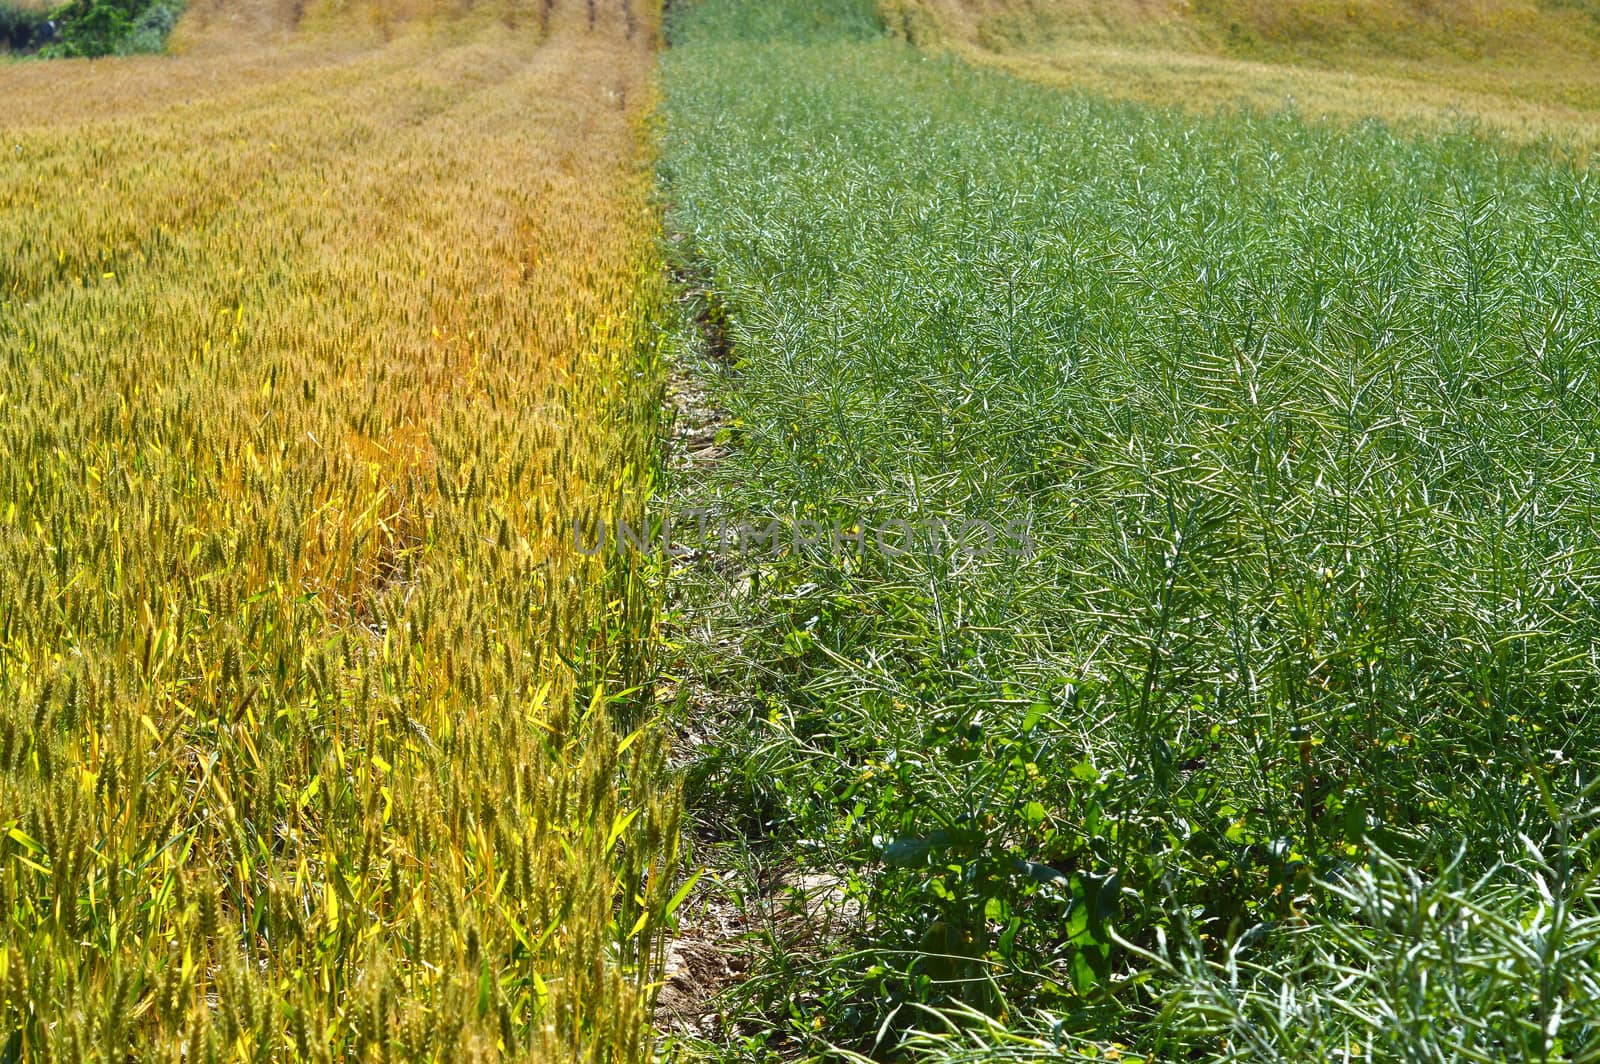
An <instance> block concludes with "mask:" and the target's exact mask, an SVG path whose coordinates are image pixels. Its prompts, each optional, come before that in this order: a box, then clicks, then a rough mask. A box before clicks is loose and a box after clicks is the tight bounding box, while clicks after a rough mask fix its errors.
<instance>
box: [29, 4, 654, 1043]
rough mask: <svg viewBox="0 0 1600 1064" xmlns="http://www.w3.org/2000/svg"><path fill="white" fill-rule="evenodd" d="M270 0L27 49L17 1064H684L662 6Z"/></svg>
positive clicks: (202, 7) (199, 8) (201, 9)
mask: <svg viewBox="0 0 1600 1064" xmlns="http://www.w3.org/2000/svg"><path fill="white" fill-rule="evenodd" d="M223 10H224V9H223V8H222V7H220V6H213V5H210V4H209V3H206V2H204V0H203V2H201V3H197V4H196V6H195V9H194V10H193V11H192V12H191V15H190V17H189V19H188V21H187V23H186V24H185V26H184V27H183V29H182V32H181V33H180V35H179V37H180V41H181V43H182V45H183V47H184V48H185V49H187V51H188V53H189V54H188V55H187V56H185V57H183V58H180V59H147V60H132V61H125V62H124V61H118V62H102V63H94V64H90V63H60V64H45V63H36V64H25V65H18V66H15V67H7V68H5V69H3V70H0V93H3V94H4V96H5V98H6V100H7V118H6V121H7V123H8V124H7V129H6V134H5V143H4V145H3V148H4V151H3V153H0V247H4V248H5V249H6V250H7V254H6V256H5V258H4V260H3V261H0V297H3V300H4V301H3V303H0V407H3V408H4V410H5V411H6V414H5V416H4V418H3V419H0V912H3V914H4V917H3V919H4V940H3V942H0V1056H4V1057H5V1058H6V1059H15V1060H22V1061H43V1060H62V1061H77V1060H86V1059H104V1060H108V1061H109V1060H112V1059H115V1060H119V1061H120V1060H124V1059H130V1058H131V1059H138V1060H173V1061H175V1060H190V1061H194V1060H201V1059H205V1060H213V1059H216V1060H235V1059H238V1060H338V1059H374V1060H407V1061H410V1060H433V1059H438V1060H451V1059H455V1060H498V1059H550V1058H576V1057H581V1058H585V1059H596V1060H619V1061H623V1060H640V1059H643V1058H644V1056H645V1055H646V1054H647V1052H648V1045H647V1031H648V1024H647V1017H648V1005H649V997H650V985H649V979H650V978H651V972H652V969H653V965H654V961H655V959H656V957H655V954H656V951H657V947H658V943H659V939H660V936H661V932H662V923H663V920H664V918H665V915H666V911H667V909H668V902H669V898H668V897H667V895H668V893H669V892H670V889H671V880H672V876H673V868H674V864H675V856H676V841H675V840H676V835H677V803H676V799H675V796H674V792H673V790H672V788H671V787H670V785H668V783H667V782H666V772H665V763H664V756H663V748H662V744H661V742H660V740H659V737H657V736H656V735H655V733H654V732H653V731H652V730H651V729H650V727H649V725H648V720H647V718H646V715H645V714H646V710H644V709H642V708H641V707H642V706H643V701H644V700H643V699H642V698H635V697H631V696H630V694H629V689H630V688H634V687H637V686H638V685H640V684H641V683H643V682H644V680H645V678H646V675H647V670H648V668H649V661H648V656H647V655H648V646H649V640H650V635H651V631H652V625H653V623H654V622H653V616H654V610H653V607H652V600H651V596H650V592H649V589H648V575H649V574H647V573H644V572H641V571H639V570H638V568H637V564H638V563H637V562H634V563H630V564H631V565H632V566H633V567H629V565H625V564H623V562H622V561H621V560H618V559H609V560H608V559H602V558H585V557H582V556H581V555H579V554H578V553H577V552H575V551H574V550H573V549H572V548H571V546H570V545H569V542H568V541H569V539H570V534H569V532H568V530H569V528H570V522H571V521H572V520H574V519H590V520H593V519H596V518H597V517H602V516H608V515H615V514H617V512H618V511H619V509H621V510H623V511H628V512H631V511H632V510H634V509H636V508H638V507H639V506H640V505H642V500H643V499H644V497H645V495H646V494H647V493H648V492H649V490H650V463H651V454H652V451H653V445H654V429H653V426H652V424H651V422H650V417H649V411H650V410H652V409H653V405H652V404H653V402H654V390H655V388H656V367H655V364H654V354H653V351H654V340H653V332H652V329H653V321H652V315H653V313H654V311H653V308H654V307H655V306H656V305H657V304H658V302H659V297H660V291H659V284H660V281H659V277H660V270H659V268H658V263H657V261H656V258H655V255H656V251H655V241H654V236H653V232H654V230H653V225H654V223H653V213H652V207H651V204H650V201H649V180H648V174H647V163H648V159H647V158H646V157H645V152H644V150H643V148H642V143H643V139H642V136H641V131H640V125H641V123H640V120H641V117H642V115H643V114H644V113H645V112H646V110H647V108H648V107H649V104H650V95H651V82H650V66H651V62H652V54H653V48H654V41H655V36H656V24H657V19H658V16H659V12H652V11H650V10H648V9H647V8H646V7H645V6H644V5H643V4H642V3H641V4H640V5H639V6H638V9H637V10H635V8H634V5H632V4H630V3H627V2H626V0H621V2H618V0H606V2H604V3H601V4H600V5H599V6H598V9H596V8H591V7H589V6H588V5H586V4H584V3H581V2H580V3H576V4H575V3H572V2H571V0H563V2H561V3H556V4H551V3H548V2H546V0H529V2H526V3H523V2H509V3H498V4H467V5H449V10H448V11H444V10H443V9H441V10H438V11H435V10H431V9H429V8H426V7H425V6H423V5H421V4H413V5H411V6H410V9H408V10H400V9H398V8H396V7H393V6H390V5H361V4H338V3H333V4H327V5H324V6H321V7H316V6H314V7H313V8H311V9H310V10H307V11H304V12H300V11H298V10H296V9H286V8H284V7H282V6H278V5H271V4H262V5H259V6H257V7H254V8H249V7H248V6H247V10H246V11H245V15H244V16H240V17H234V18H224V17H221V16H220V15H219V12H222V11H223ZM235 13H237V8H235ZM264 42H266V43H264ZM272 42H277V43H276V45H275V46H274V47H271V48H268V47H267V46H266V44H267V43H272Z"/></svg>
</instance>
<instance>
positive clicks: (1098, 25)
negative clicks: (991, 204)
mask: <svg viewBox="0 0 1600 1064" xmlns="http://www.w3.org/2000/svg"><path fill="white" fill-rule="evenodd" d="M879 7H880V9H881V10H882V12H883V15H884V19H885V21H886V22H887V23H888V25H889V27H890V29H891V30H893V31H894V32H895V33H897V34H898V35H900V36H902V37H906V38H908V39H910V40H912V41H913V42H915V43H917V44H919V45H922V46H925V47H931V48H940V49H949V50H951V51H954V52H956V53H957V54H959V55H961V56H962V57H963V58H966V59H968V60H972V61H975V62H979V63H986V64H992V65H996V66H999V67H1001V68H1002V69H1005V70H1007V71H1009V72H1010V73H1013V74H1016V75H1018V76H1020V77H1024V78H1028V79H1030V80H1034V81H1039V82H1043V83H1045V84H1049V85H1054V86H1057V87H1061V88H1071V89H1089V90H1092V91H1095V92H1103V93H1107V94H1110V95H1113V96H1118V97H1123V98H1126V99H1132V100H1138V101H1140V102H1144V103H1155V104H1161V105H1178V106H1182V107H1186V108H1190V109H1194V110H1199V111H1210V110H1214V109H1217V108H1231V107H1236V106H1244V107H1248V108H1252V109H1256V110H1279V109H1282V108H1284V107H1292V108H1294V109H1295V110H1296V111H1298V112H1299V113H1301V114H1302V115H1305V116H1307V117H1314V118H1324V117H1325V118H1332V119H1336V120H1341V121H1350V120H1360V119H1364V118H1372V117H1376V118H1380V119H1384V120H1386V121H1390V122H1394V123H1397V124H1399V125H1401V126H1404V127H1411V128H1418V129H1422V128H1430V127H1431V128H1437V127H1440V126H1448V125H1451V124H1453V123H1456V122H1459V121H1461V120H1462V119H1467V120H1470V121H1473V122H1476V123H1478V124H1479V125H1481V126H1482V127H1483V128H1485V129H1487V130H1490V131H1492V132H1494V133H1497V134H1499V135H1502V136H1505V137H1508V138H1510V139H1512V140H1514V141H1518V142H1524V143H1535V142H1546V141H1553V142H1556V143H1558V144H1559V145H1560V146H1561V148H1562V149H1563V150H1568V151H1572V152H1575V153H1577V154H1579V155H1581V156H1583V157H1585V158H1587V157H1589V156H1591V155H1592V154H1593V153H1594V152H1595V151H1597V150H1600V23H1597V22H1595V21H1594V20H1593V19H1592V18H1591V17H1589V16H1586V15H1585V14H1584V13H1582V12H1580V11H1578V10H1576V8H1575V5H1568V6H1556V5H1551V6H1545V5H1535V4H1532V3H1528V2H1526V0H1473V2H1471V3H1463V4H1459V5H1446V6H1439V5H1417V4H1412V3H1409V2H1406V0H1360V2H1358V3H1330V2H1328V0H1290V2H1283V3H1278V2H1266V0H1210V2H1199V0H1194V2H1191V0H1053V2H1050V3H1041V2H1038V0H880V2H879ZM1569 8H1570V9H1569Z"/></svg>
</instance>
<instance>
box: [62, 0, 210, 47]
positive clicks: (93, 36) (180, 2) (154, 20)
mask: <svg viewBox="0 0 1600 1064" xmlns="http://www.w3.org/2000/svg"><path fill="white" fill-rule="evenodd" d="M183 6H184V0H70V2H69V3H67V4H66V5H65V6H63V7H61V8H60V9H59V10H58V11H57V12H56V20H57V22H58V23H59V27H60V29H59V37H58V40H57V41H56V43H54V44H52V45H50V46H49V47H48V48H47V49H46V50H45V51H46V54H49V55H52V56H60V57H72V56H83V57H89V58H95V57H99V56H107V55H133V54H137V53H147V52H160V51H162V50H163V49H165V48H166V46H167V37H168V36H169V35H170V34H171V33H172V29H173V27H174V26H176V25H177V24H178V17H179V16H180V15H181V14H183Z"/></svg>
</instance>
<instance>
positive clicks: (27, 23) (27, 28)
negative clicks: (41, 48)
mask: <svg viewBox="0 0 1600 1064" xmlns="http://www.w3.org/2000/svg"><path fill="white" fill-rule="evenodd" d="M45 32H46V29H45V15H44V12H42V11H34V10H32V9H31V8H26V7H18V6H17V5H15V4H11V3H7V2H5V0H0V49H5V50H9V51H13V52H21V51H25V50H27V49H29V48H32V47H33V46H34V45H36V44H38V43H39V41H40V40H41V39H42V38H43V36H44V34H45Z"/></svg>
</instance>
